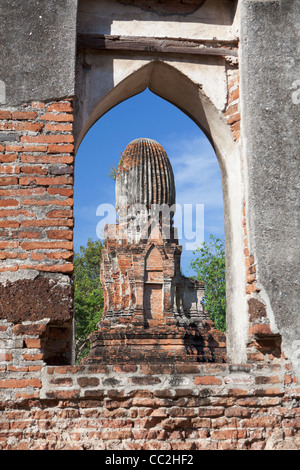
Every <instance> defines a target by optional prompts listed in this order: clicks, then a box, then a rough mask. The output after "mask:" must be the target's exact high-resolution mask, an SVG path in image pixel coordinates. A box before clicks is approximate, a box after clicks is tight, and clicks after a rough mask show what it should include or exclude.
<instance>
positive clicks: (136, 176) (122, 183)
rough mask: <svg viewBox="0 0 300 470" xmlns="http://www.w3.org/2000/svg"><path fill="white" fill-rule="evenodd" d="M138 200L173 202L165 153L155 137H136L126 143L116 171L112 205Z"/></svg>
mask: <svg viewBox="0 0 300 470" xmlns="http://www.w3.org/2000/svg"><path fill="white" fill-rule="evenodd" d="M136 204H142V205H143V206H144V207H145V208H146V209H148V210H149V209H150V208H151V206H152V205H153V204H159V205H160V204H167V205H168V206H172V205H173V204H175V184H174V174H173V170H172V166H171V163H170V161H169V158H168V155H167V154H166V152H165V150H164V148H163V147H162V146H161V145H160V144H159V143H158V142H156V141H155V140H151V139H146V138H140V139H136V140H133V141H132V142H130V144H128V145H127V147H126V149H125V151H124V152H123V155H122V157H121V160H120V162H119V165H118V168H117V174H116V209H117V212H118V213H119V214H120V211H121V210H122V208H125V206H127V208H128V207H131V206H133V205H136Z"/></svg>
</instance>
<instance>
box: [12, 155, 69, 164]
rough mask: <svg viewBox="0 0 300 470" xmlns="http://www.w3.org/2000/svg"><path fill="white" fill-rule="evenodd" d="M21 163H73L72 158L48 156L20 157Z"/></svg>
mask: <svg viewBox="0 0 300 470" xmlns="http://www.w3.org/2000/svg"><path fill="white" fill-rule="evenodd" d="M21 162H23V163H65V164H71V163H73V162H74V157H73V156H50V155H37V156H33V155H22V156H21Z"/></svg>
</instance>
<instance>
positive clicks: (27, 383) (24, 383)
mask: <svg viewBox="0 0 300 470" xmlns="http://www.w3.org/2000/svg"><path fill="white" fill-rule="evenodd" d="M26 387H34V388H41V387H42V383H41V381H40V380H38V379H28V380H27V379H7V380H0V388H26ZM27 426H28V422H27Z"/></svg>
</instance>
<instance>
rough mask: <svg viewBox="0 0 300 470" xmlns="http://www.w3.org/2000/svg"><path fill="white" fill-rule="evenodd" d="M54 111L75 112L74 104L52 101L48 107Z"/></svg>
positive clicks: (50, 110)
mask: <svg viewBox="0 0 300 470" xmlns="http://www.w3.org/2000/svg"><path fill="white" fill-rule="evenodd" d="M52 111H57V112H60V113H61V112H65V113H72V112H73V106H72V104H71V103H52V104H49V106H48V107H47V112H52Z"/></svg>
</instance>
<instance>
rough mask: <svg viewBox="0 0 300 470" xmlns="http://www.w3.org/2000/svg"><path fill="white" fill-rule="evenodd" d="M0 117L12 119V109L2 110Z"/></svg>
mask: <svg viewBox="0 0 300 470" xmlns="http://www.w3.org/2000/svg"><path fill="white" fill-rule="evenodd" d="M0 119H11V112H10V111H0Z"/></svg>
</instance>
